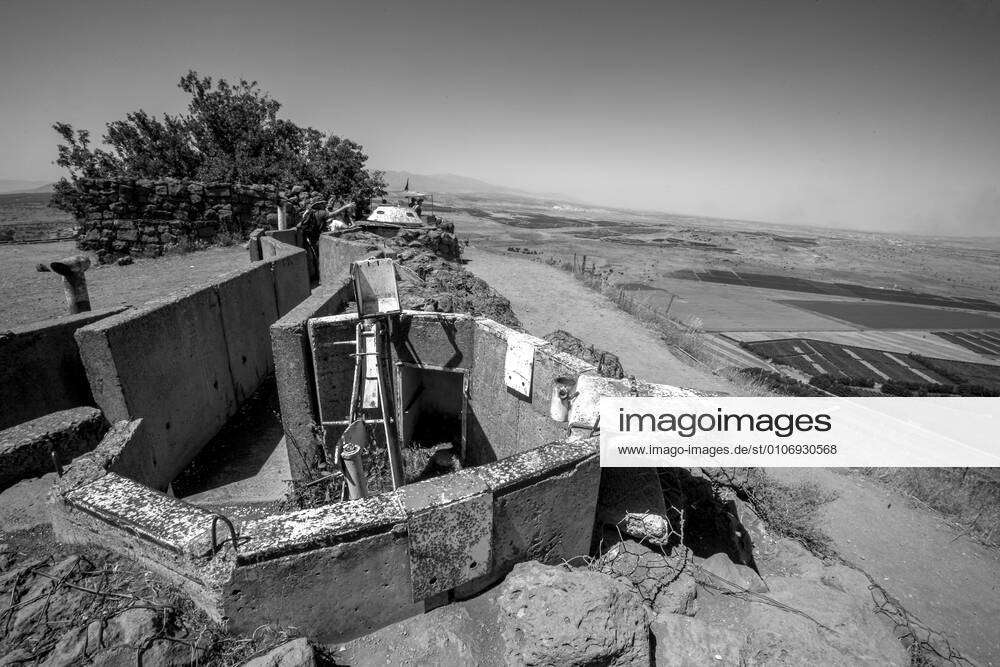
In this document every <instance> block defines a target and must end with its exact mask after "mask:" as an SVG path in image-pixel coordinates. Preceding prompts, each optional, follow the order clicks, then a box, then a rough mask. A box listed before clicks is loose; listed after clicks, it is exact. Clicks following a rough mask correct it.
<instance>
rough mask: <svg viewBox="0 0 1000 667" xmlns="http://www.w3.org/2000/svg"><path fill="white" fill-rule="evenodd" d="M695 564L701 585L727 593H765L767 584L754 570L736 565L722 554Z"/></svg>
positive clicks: (699, 560) (698, 560)
mask: <svg viewBox="0 0 1000 667" xmlns="http://www.w3.org/2000/svg"><path fill="white" fill-rule="evenodd" d="M695 563H696V565H698V569H699V572H698V574H699V579H700V581H701V583H703V584H705V585H707V586H713V587H715V588H717V589H719V590H723V591H728V592H738V591H752V592H754V593H766V592H767V584H766V583H764V580H763V579H762V578H761V576H760V575H759V574H757V572H756V570H754V569H753V568H751V567H748V566H746V565H737V564H736V563H734V562H733V561H731V560H729V556H727V555H726V554H724V553H717V554H712V555H711V556H709V557H708V558H704V559H697V560H696V561H695Z"/></svg>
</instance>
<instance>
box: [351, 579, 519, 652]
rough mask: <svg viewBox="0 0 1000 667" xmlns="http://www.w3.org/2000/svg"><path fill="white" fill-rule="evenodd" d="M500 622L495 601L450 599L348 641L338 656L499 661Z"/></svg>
mask: <svg viewBox="0 0 1000 667" xmlns="http://www.w3.org/2000/svg"><path fill="white" fill-rule="evenodd" d="M484 597H486V596H484ZM496 626H497V610H496V605H495V604H493V603H492V602H491V601H490V600H488V599H480V600H477V601H472V602H468V603H460V604H452V605H445V606H443V607H438V608H437V609H434V610H433V611H430V612H428V613H426V614H422V615H420V616H413V617H411V618H407V619H405V620H402V621H400V622H398V623H395V624H394V625H390V626H388V627H386V628H382V629H381V630H376V631H375V632H373V633H371V634H369V635H366V636H364V637H360V638H358V639H355V640H352V641H350V642H347V643H346V644H344V645H343V646H342V647H340V648H339V649H338V650H336V651H335V656H336V660H335V661H336V663H337V664H346V665H354V666H355V667H368V666H369V665H371V666H374V665H491V664H498V663H499V662H500V656H501V655H502V650H501V648H500V643H499V638H498V637H497V634H496Z"/></svg>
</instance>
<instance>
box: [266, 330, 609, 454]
mask: <svg viewBox="0 0 1000 667" xmlns="http://www.w3.org/2000/svg"><path fill="white" fill-rule="evenodd" d="M356 322H357V319H356V315H354V314H351V313H347V314H343V315H335V316H330V317H321V318H314V319H313V320H311V321H310V322H309V331H310V336H311V339H312V348H313V353H314V355H315V360H316V369H314V375H315V377H316V378H317V379H318V382H317V383H316V384H315V386H316V389H315V390H314V391H317V392H318V397H319V404H320V406H321V407H322V410H323V415H324V416H325V417H326V419H327V420H328V421H330V420H335V419H343V418H344V416H345V415H346V414H347V409H348V403H349V399H350V394H351V385H352V382H353V370H354V358H353V357H352V356H351V355H352V354H353V352H354V348H353V347H352V346H349V345H338V344H337V343H336V342H337V341H343V340H350V339H353V337H354V326H355V323H356ZM511 332H512V330H511V329H509V328H508V327H505V326H503V325H500V324H497V323H496V322H494V321H493V320H490V319H487V318H476V317H472V316H470V315H462V314H450V313H449V314H445V313H424V312H419V311H406V312H404V313H403V314H402V315H401V316H400V318H399V325H398V326H397V327H396V328H395V330H394V332H393V333H394V338H393V341H392V343H393V344H392V355H393V361H394V362H396V361H402V362H406V363H412V364H418V365H422V366H426V367H428V368H447V369H456V370H464V371H466V372H467V373H468V376H469V377H468V386H469V390H468V413H467V424H466V439H467V447H466V460H465V461H464V463H465V465H480V464H482V463H489V462H492V461H496V460H497V459H500V458H503V457H505V456H509V455H511V454H515V453H517V452H519V451H523V450H524V449H530V448H532V447H535V446H537V445H538V443H539V442H549V441H554V440H559V439H562V438H564V437H565V436H566V435H567V434H568V428H567V425H566V424H565V423H561V422H556V421H553V420H552V419H551V418H550V417H549V406H550V400H551V392H552V387H553V385H554V383H555V379H556V378H557V377H570V378H576V377H577V376H579V375H580V374H581V373H589V372H593V370H594V367H593V366H592V365H590V364H587V363H586V362H583V361H580V360H579V359H576V358H575V357H571V356H569V355H565V354H562V353H560V352H558V351H557V350H556V349H555V348H554V347H553V346H552V345H551V344H550V343H547V342H545V341H544V340H541V339H538V338H532V339H531V340H532V343H533V345H534V347H535V354H534V374H533V382H532V389H531V396H530V397H528V396H520V395H518V394H517V393H515V392H513V391H510V390H508V389H507V387H506V384H505V381H504V370H505V369H504V366H505V360H506V354H507V336H508V334H509V333H511ZM282 365H283V364H282ZM299 403H300V405H302V404H303V402H302V401H300V402H299ZM283 406H284V404H283ZM311 419H312V421H313V422H314V423H318V422H319V412H318V411H315V412H314V413H313V415H312V417H311ZM328 437H329V436H328Z"/></svg>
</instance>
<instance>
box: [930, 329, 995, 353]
mask: <svg viewBox="0 0 1000 667" xmlns="http://www.w3.org/2000/svg"><path fill="white" fill-rule="evenodd" d="M934 335H935V336H940V337H941V338H944V339H945V340H947V341H950V342H952V343H955V344H956V345H961V346H962V347H964V348H965V349H967V350H971V351H973V352H976V353H978V354H983V355H987V356H991V357H1000V331H935V332H934Z"/></svg>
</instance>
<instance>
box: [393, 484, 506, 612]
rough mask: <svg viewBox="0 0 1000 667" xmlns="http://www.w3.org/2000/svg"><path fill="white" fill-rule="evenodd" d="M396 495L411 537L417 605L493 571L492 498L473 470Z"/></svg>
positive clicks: (411, 570)
mask: <svg viewBox="0 0 1000 667" xmlns="http://www.w3.org/2000/svg"><path fill="white" fill-rule="evenodd" d="M397 495H398V497H399V501H400V504H401V505H402V507H403V512H404V513H405V514H406V526H407V532H408V533H409V537H410V582H411V585H412V586H413V600H414V602H416V601H418V600H424V599H426V598H429V597H431V596H432V595H435V594H437V593H442V592H445V591H448V590H450V589H452V588H454V587H456V586H458V585H461V584H464V583H467V582H469V581H471V580H472V579H475V578H477V577H479V576H481V575H483V574H486V573H487V572H489V571H490V570H491V569H492V548H491V546H492V545H491V540H492V537H493V495H492V493H491V492H490V489H489V487H488V486H487V484H486V482H485V481H483V479H482V478H481V477H480V476H479V475H477V474H476V472H475V471H474V470H463V471H460V472H457V473H454V474H451V475H445V476H442V477H437V478H434V479H429V480H426V481H424V482H418V483H416V484H410V485H408V486H404V487H402V488H401V489H399V490H398V491H397Z"/></svg>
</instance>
